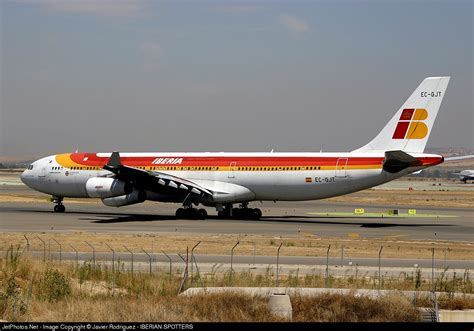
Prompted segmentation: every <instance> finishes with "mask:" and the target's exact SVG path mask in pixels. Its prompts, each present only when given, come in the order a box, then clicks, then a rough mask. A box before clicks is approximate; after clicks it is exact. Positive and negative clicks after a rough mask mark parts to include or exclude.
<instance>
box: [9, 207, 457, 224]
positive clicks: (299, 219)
mask: <svg viewBox="0 0 474 331" xmlns="http://www.w3.org/2000/svg"><path fill="white" fill-rule="evenodd" d="M17 211H19V212H30V213H31V212H33V213H44V214H55V213H53V212H52V211H49V210H31V209H29V210H26V209H24V210H17ZM66 214H71V215H84V217H80V218H78V219H79V220H81V221H92V223H96V224H111V223H127V222H162V221H175V220H176V218H175V217H174V215H150V214H125V213H124V214H119V213H107V212H88V211H69V212H66ZM59 215H62V214H59ZM87 216H88V217H87ZM324 219H331V221H324ZM344 219H351V218H348V217H338V216H323V217H314V216H307V215H304V216H303V215H301V216H300V215H294V216H291V215H285V216H267V217H265V216H264V217H262V218H261V219H260V220H258V221H255V220H234V219H229V220H222V221H228V222H233V221H234V222H235V221H239V222H241V221H246V222H259V223H263V222H265V223H266V222H275V223H288V224H298V223H299V224H301V223H303V224H315V225H317V224H320V225H353V226H360V227H362V228H389V227H450V226H456V225H455V224H436V223H434V224H433V223H432V224H429V223H428V224H426V223H408V221H407V223H394V222H384V221H379V220H382V218H380V219H377V218H373V217H357V219H360V220H361V221H360V222H358V221H354V220H353V219H351V221H349V222H344V221H340V220H344ZM219 220H221V219H219V218H217V216H208V218H207V219H206V220H189V221H192V222H206V221H219ZM337 220H339V221H337ZM367 220H373V222H367ZM392 220H393V219H392ZM399 220H400V221H402V220H406V219H405V218H400V219H399ZM183 221H186V220H183Z"/></svg>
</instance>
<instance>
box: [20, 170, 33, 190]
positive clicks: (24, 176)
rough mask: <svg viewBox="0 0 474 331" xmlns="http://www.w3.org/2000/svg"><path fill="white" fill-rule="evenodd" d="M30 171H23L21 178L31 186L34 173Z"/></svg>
mask: <svg viewBox="0 0 474 331" xmlns="http://www.w3.org/2000/svg"><path fill="white" fill-rule="evenodd" d="M29 172H30V171H29V170H25V171H23V172H22V173H21V175H20V179H21V181H22V182H23V184H25V185H26V186H28V187H31V179H32V175H31V173H29Z"/></svg>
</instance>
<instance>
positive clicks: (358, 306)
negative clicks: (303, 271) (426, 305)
mask: <svg viewBox="0 0 474 331" xmlns="http://www.w3.org/2000/svg"><path fill="white" fill-rule="evenodd" d="M291 302H292V306H293V320H294V321H299V322H386V321H391V322H417V321H420V313H419V312H418V310H417V309H416V308H415V307H413V305H412V304H411V303H410V302H409V301H408V300H407V299H406V298H404V297H402V296H399V295H389V296H385V297H382V298H377V299H373V298H369V297H364V296H361V297H358V296H355V295H354V294H349V295H342V294H329V293H326V294H321V295H318V296H316V297H306V296H297V297H293V298H292V300H291Z"/></svg>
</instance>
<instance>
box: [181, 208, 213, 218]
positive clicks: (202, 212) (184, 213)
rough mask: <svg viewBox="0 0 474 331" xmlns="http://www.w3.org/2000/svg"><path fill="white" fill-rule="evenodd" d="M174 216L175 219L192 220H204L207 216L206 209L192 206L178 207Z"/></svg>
mask: <svg viewBox="0 0 474 331" xmlns="http://www.w3.org/2000/svg"><path fill="white" fill-rule="evenodd" d="M176 218H177V219H193V220H205V219H206V218H207V211H206V209H203V208H200V209H197V208H193V207H185V208H179V209H178V210H176Z"/></svg>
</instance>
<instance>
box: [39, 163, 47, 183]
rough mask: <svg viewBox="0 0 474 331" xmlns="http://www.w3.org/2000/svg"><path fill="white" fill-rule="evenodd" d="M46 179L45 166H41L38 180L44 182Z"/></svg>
mask: <svg viewBox="0 0 474 331" xmlns="http://www.w3.org/2000/svg"><path fill="white" fill-rule="evenodd" d="M45 179H46V164H44V165H43V164H42V165H41V166H40V169H39V172H38V180H40V181H44V180H45Z"/></svg>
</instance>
